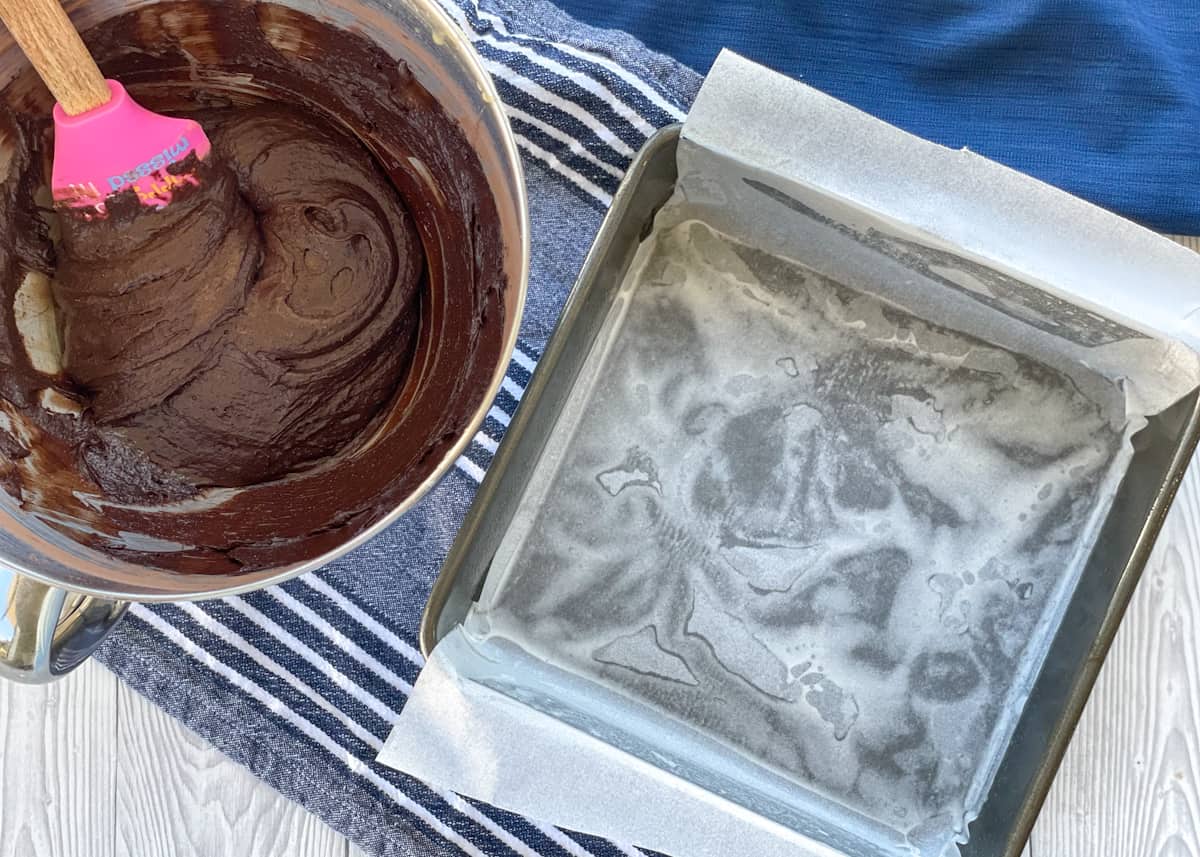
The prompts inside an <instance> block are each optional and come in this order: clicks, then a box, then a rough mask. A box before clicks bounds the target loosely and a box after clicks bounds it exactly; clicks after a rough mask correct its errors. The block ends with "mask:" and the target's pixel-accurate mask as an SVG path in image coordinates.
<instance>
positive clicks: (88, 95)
mask: <svg viewBox="0 0 1200 857" xmlns="http://www.w3.org/2000/svg"><path fill="white" fill-rule="evenodd" d="M0 19H3V21H4V25H5V26H6V27H7V28H8V30H9V32H10V33H12V35H13V38H14V39H16V42H17V44H18V45H20V46H21V50H22V51H24V52H25V56H27V57H28V58H29V62H30V64H31V65H32V66H33V67H34V69H35V70H36V71H37V73H38V76H39V77H41V79H42V80H43V81H44V82H45V84H46V87H47V88H48V89H49V90H50V93H51V94H52V95H53V96H54V99H55V100H56V101H57V102H58V103H59V104H61V105H62V108H63V110H65V111H66V112H67V113H68V114H69V115H71V116H75V115H78V114H80V113H86V112H87V111H89V110H91V109H92V108H93V107H99V106H100V105H101V104H106V103H107V102H108V99H109V97H110V93H109V90H108V84H107V83H105V82H104V75H103V74H101V73H100V69H99V68H97V67H96V61H95V60H93V59H92V55H91V54H90V53H88V49H87V47H86V46H85V45H84V44H83V39H82V38H80V36H79V33H78V32H77V31H76V30H75V26H74V25H73V24H72V23H71V19H70V18H68V17H67V13H66V12H64V11H63V7H62V6H60V5H59V3H58V0H0Z"/></svg>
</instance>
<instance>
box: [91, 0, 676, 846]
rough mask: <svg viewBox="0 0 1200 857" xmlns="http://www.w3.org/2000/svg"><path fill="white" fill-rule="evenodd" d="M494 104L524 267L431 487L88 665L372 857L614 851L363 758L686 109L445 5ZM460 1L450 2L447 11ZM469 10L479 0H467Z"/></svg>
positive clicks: (156, 619)
mask: <svg viewBox="0 0 1200 857" xmlns="http://www.w3.org/2000/svg"><path fill="white" fill-rule="evenodd" d="M442 2H443V3H444V5H445V6H446V7H447V9H449V10H450V11H451V14H452V15H453V16H454V17H456V18H457V19H458V20H459V21H460V23H461V24H462V25H463V27H464V29H465V30H466V31H467V33H468V34H469V35H470V37H471V39H472V41H473V42H474V44H475V46H476V47H477V49H478V50H479V52H480V54H481V55H482V56H483V57H484V59H485V62H486V64H487V65H488V68H489V69H490V70H491V71H492V73H493V75H494V76H495V78H496V82H497V85H498V88H499V91H500V93H501V96H502V98H503V99H504V101H505V102H506V104H507V106H508V107H509V109H510V112H511V116H512V119H513V126H514V130H515V131H516V134H517V142H518V144H519V146H520V148H521V153H522V156H523V162H524V167H525V171H526V180H527V185H528V191H529V201H530V209H531V211H530V214H531V220H532V241H533V267H532V272H531V279H530V290H529V299H528V303H527V308H526V312H525V316H524V318H523V322H522V325H521V331H520V333H521V342H520V345H519V347H518V349H517V352H516V356H515V359H514V360H513V362H512V365H511V366H510V368H509V371H508V379H509V382H510V383H509V384H506V385H505V391H504V392H502V393H501V395H500V397H499V399H498V400H497V401H496V403H495V408H494V409H493V411H492V415H491V416H489V418H488V420H487V422H486V423H485V425H484V427H483V431H482V432H481V433H480V435H479V436H478V437H477V438H476V440H475V442H474V443H472V445H471V447H470V449H469V450H468V452H467V453H466V454H465V455H464V456H463V458H462V459H460V460H459V462H458V466H457V467H455V468H454V469H453V470H452V471H451V472H450V473H449V474H448V475H447V476H446V478H445V479H443V480H442V482H441V483H440V484H439V485H438V486H437V487H436V488H435V489H434V490H433V491H432V492H431V493H430V494H429V495H428V496H427V497H426V498H425V499H424V500H423V501H422V502H421V503H419V504H418V505H417V507H416V508H415V509H413V510H412V511H411V512H409V513H408V514H407V515H405V516H404V517H403V518H402V519H401V520H400V521H399V522H397V523H396V524H395V525H394V526H393V527H391V528H389V529H388V530H387V531H386V532H384V533H383V534H381V535H380V536H378V537H377V538H375V539H373V540H372V541H370V542H369V543H368V544H366V545H364V546H363V547H361V548H360V549H358V550H356V551H354V552H353V553H351V554H349V555H348V556H346V557H344V558H342V559H341V560H339V561H337V562H335V563H333V564H332V565H330V566H328V567H327V568H325V569H323V570H321V571H320V572H319V573H316V574H310V575H306V576H304V577H301V578H298V579H295V580H292V581H289V582H288V583H285V584H283V585H282V586H277V587H273V588H270V589H267V590H262V591H259V592H254V593H251V594H248V595H245V596H242V597H233V598H226V599H221V600H212V601H205V602H197V603H184V604H171V605H155V606H146V605H134V606H133V607H132V608H131V610H130V611H129V615H128V619H127V620H126V621H125V622H124V623H123V624H122V626H121V627H120V628H119V629H118V630H117V631H116V632H115V633H114V635H113V636H112V637H111V638H110V639H109V640H108V641H107V642H106V644H105V646H104V647H103V649H102V651H101V652H100V657H101V660H103V661H104V662H105V663H106V664H107V665H108V666H109V667H110V668H111V669H113V670H114V671H115V672H116V673H117V674H118V675H120V676H121V678H122V679H123V680H125V681H126V682H128V683H129V684H130V685H132V686H133V687H134V688H136V689H137V690H138V691H140V692H141V693H143V694H144V695H146V696H147V697H149V698H150V699H151V700H152V701H154V702H155V703H157V704H158V705H160V706H162V707H163V708H164V709H166V710H167V711H168V712H170V713H171V714H172V715H174V716H175V717H177V718H179V719H180V720H182V721H183V722H184V723H185V724H187V725H188V726H189V727H191V728H192V729H193V730H195V731H196V732H198V733H199V734H200V735H202V736H204V737H205V738H207V739H208V740H209V741H211V742H212V743H213V744H214V745H216V746H217V747H218V748H220V749H221V750H222V751H224V752H225V753H227V754H228V755H229V756H231V757H232V758H233V759H235V760H236V761H238V762H240V763H242V764H243V765H245V766H246V767H248V768H249V769H250V770H251V771H252V772H253V773H254V774H256V775H257V776H259V777H261V778H262V779H264V780H266V781H267V782H268V783H270V784H271V785H272V786H274V787H275V788H276V789H278V790H279V791H280V792H282V793H283V794H284V795H287V796H288V797H290V798H292V799H293V800H296V801H298V802H300V803H301V804H303V805H304V806H305V807H307V808H308V809H310V810H311V811H313V812H314V813H316V814H318V815H319V816H320V817H321V818H323V819H324V820H325V821H326V822H327V823H329V824H330V825H331V826H332V827H334V828H335V829H337V830H339V831H341V832H342V833H344V834H346V835H347V836H349V837H350V838H351V839H353V840H354V841H355V842H356V843H357V844H358V845H359V846H360V847H361V848H362V849H363V850H364V851H366V852H367V853H368V854H372V855H387V857H417V855H419V857H436V855H449V854H464V853H465V854H470V855H475V857H478V855H514V854H515V855H521V857H534V855H546V857H564V855H572V857H589V855H594V857H620V855H625V857H630V855H637V857H640V855H641V852H636V851H634V850H632V849H621V848H619V847H618V846H616V845H613V844H612V843H608V842H604V841H601V840H597V839H595V838H593V837H588V836H583V835H576V834H568V833H565V832H563V831H560V830H557V829H554V828H551V827H548V826H543V825H538V824H535V823H532V822H529V821H527V820H525V819H522V818H519V817H517V816H513V815H511V814H509V813H505V812H501V811H499V810H496V809H493V808H491V807H488V806H485V805H481V804H477V803H473V802H469V801H466V800H463V799H462V798H460V797H458V796H456V795H453V794H439V793H436V792H434V791H432V790H431V789H429V788H428V787H426V786H424V785H422V784H421V783H419V782H417V781H415V780H413V779H411V778H410V777H406V776H404V775H402V774H399V773H397V772H395V771H392V770H389V769H388V768H385V767H383V766H381V765H378V764H376V763H375V761H374V759H375V754H376V753H377V751H378V750H379V748H380V746H381V745H382V742H383V740H384V738H385V737H386V736H387V734H388V732H389V731H390V730H391V725H392V723H393V722H394V721H395V719H396V716H397V712H399V711H400V710H401V708H402V707H403V706H404V702H405V699H406V698H407V695H408V693H409V691H410V689H411V686H412V683H413V682H414V681H415V680H416V677H417V674H418V672H419V671H420V667H421V663H422V659H421V657H420V654H419V653H418V651H417V648H416V634H417V626H418V621H419V619H420V614H421V610H422V608H423V607H424V604H425V601H426V599H427V597H428V594H429V588H430V586H431V584H432V582H433V580H434V577H435V576H436V574H437V571H438V567H439V566H440V564H441V562H442V560H443V559H444V557H445V555H446V552H447V550H448V549H449V547H450V543H451V541H452V539H453V538H454V534H455V531H456V529H457V527H458V525H459V523H460V522H461V520H462V517H463V515H464V513H465V512H466V510H467V507H468V506H469V504H470V502H471V499H472V497H473V496H474V494H475V490H476V488H477V486H478V482H479V478H480V477H481V475H482V473H483V471H484V469H486V467H487V466H488V463H489V461H490V459H491V453H490V452H489V449H494V448H495V444H496V442H497V441H499V440H500V438H501V437H502V436H503V434H504V428H505V426H506V425H507V424H508V420H509V416H510V415H511V414H512V412H513V411H514V409H515V408H516V405H517V399H518V397H519V394H520V392H521V391H522V390H523V388H524V386H525V384H526V383H527V382H528V380H529V377H530V370H531V369H532V367H533V366H534V363H535V361H536V359H537V357H538V355H539V353H540V351H541V348H542V347H543V345H544V343H545V341H546V338H547V337H548V335H549V334H550V331H551V329H552V328H553V326H554V323H555V321H556V319H557V318H558V313H559V311H560V309H561V308H562V304H563V300H564V299H565V297H566V295H567V292H568V291H569V290H570V288H571V286H572V284H573V283H574V280H575V276H576V273H577V272H578V270H579V266H580V264H581V262H582V260H583V256H584V254H585V253H586V251H587V249H588V247H589V245H590V244H591V241H592V238H593V237H594V235H595V233H596V230H597V228H598V227H599V224H600V219H601V217H602V216H603V214H604V211H605V210H606V208H607V206H608V204H609V202H610V200H611V196H612V194H613V193H614V192H615V190H616V188H617V184H618V183H619V181H620V177H621V175H622V173H623V171H624V169H625V167H626V166H627V165H628V163H629V159H630V158H631V156H632V155H633V153H634V152H635V151H636V150H637V148H638V147H639V146H640V145H641V144H642V142H643V141H644V140H645V139H646V137H647V136H648V135H649V134H650V133H652V132H653V131H654V130H655V129H656V128H657V127H659V126H661V125H665V124H668V123H670V122H673V121H677V120H678V119H679V118H681V117H682V116H683V113H684V109H685V107H686V105H687V104H688V103H690V101H691V98H692V96H693V95H694V93H695V90H696V88H697V86H698V84H699V78H698V77H697V75H695V74H694V73H692V72H690V71H688V70H686V69H684V68H683V67H681V66H679V65H678V64H676V63H674V62H673V61H671V60H667V59H665V58H662V57H658V56H655V55H652V54H650V53H649V52H648V51H646V50H645V49H644V48H643V47H642V46H641V45H639V44H638V43H636V42H634V41H633V40H632V39H630V38H628V37H625V36H622V35H620V34H616V33H607V32H599V31H594V30H591V29H588V28H586V27H582V26H579V25H578V24H576V23H575V22H574V21H572V20H571V19H569V18H567V17H566V16H565V15H563V14H561V13H560V12H558V11H557V10H556V9H554V8H553V7H551V6H548V5H545V4H544V3H542V2H541V0H520V2H519V3H518V2H509V3H506V5H505V7H504V8H500V7H498V6H497V5H494V4H493V3H491V2H489V0H478V3H477V0H442ZM459 4H461V5H459ZM480 5H482V6H483V8H480Z"/></svg>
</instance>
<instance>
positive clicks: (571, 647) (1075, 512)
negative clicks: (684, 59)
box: [380, 53, 1200, 857]
mask: <svg viewBox="0 0 1200 857" xmlns="http://www.w3.org/2000/svg"><path fill="white" fill-rule="evenodd" d="M678 164H679V174H680V176H679V182H678V185H677V189H676V193H675V195H674V196H673V198H672V199H671V201H670V202H669V203H668V204H667V205H666V206H665V207H664V208H663V210H662V211H661V212H659V214H658V216H657V218H656V221H655V227H654V230H653V233H652V234H651V235H650V236H649V237H648V238H647V239H646V240H645V241H644V242H643V244H642V246H641V247H640V248H639V250H638V253H637V256H636V258H635V260H634V262H633V264H632V266H631V268H630V271H629V273H628V275H627V277H626V280H625V282H624V283H623V285H622V287H621V290H620V293H619V295H618V297H617V299H616V300H615V301H614V303H613V306H612V309H611V311H610V314H609V317H608V318H607V319H606V320H605V325H604V328H603V330H602V332H601V334H600V336H599V337H598V339H597V342H596V343H595V345H594V346H593V349H592V351H591V353H590V354H589V356H588V359H587V361H586V365H585V369H584V372H583V374H582V376H581V378H580V379H579V381H578V383H577V385H576V388H575V390H574V392H573V394H572V396H571V398H570V400H569V401H568V404H567V406H566V407H565V409H564V411H563V413H562V414H561V416H560V417H559V421H558V423H557V424H556V427H555V430H554V432H553V435H552V438H551V441H550V444H549V446H548V448H547V450H546V452H545V453H544V454H543V457H542V459H541V462H540V463H539V465H538V466H537V467H536V468H535V470H534V472H533V474H532V477H531V481H530V485H529V488H528V489H527V491H526V492H525V496H524V497H523V498H522V501H521V504H520V511H519V512H518V514H517V517H516V520H515V521H514V523H513V525H512V527H511V528H510V531H509V532H508V534H507V536H506V538H505V540H504V542H503V543H502V545H501V547H500V550H499V551H498V552H497V554H496V557H495V559H494V560H493V563H492V565H491V568H490V571H489V574H488V577H487V579H486V581H485V585H484V587H483V590H482V592H481V593H480V596H479V598H478V602H477V604H476V606H475V607H474V608H473V610H472V612H471V615H470V616H469V617H468V619H467V621H466V622H465V623H464V625H463V626H462V627H461V628H459V629H456V630H455V631H454V632H453V633H451V634H450V636H449V637H447V638H446V639H445V640H444V641H443V642H442V643H441V644H440V645H439V646H438V648H437V650H436V651H435V652H434V654H433V657H432V658H431V660H430V663H429V665H428V666H427V667H426V669H425V671H424V672H423V673H422V676H421V678H420V680H419V681H418V683H417V687H416V690H415V692H414V694H413V696H412V698H411V699H410V700H409V702H408V703H407V706H406V707H405V709H404V711H403V713H402V715H401V718H400V721H399V723H398V725H397V726H396V729H395V731H394V732H393V733H392V736H391V737H390V738H389V741H388V743H387V746H386V747H385V749H384V751H383V752H382V753H381V755H380V760H381V761H383V762H384V763H386V764H389V765H393V766H395V767H398V768H401V769H403V770H405V771H408V772H410V773H412V774H414V775H416V776H418V777H420V778H422V779H424V780H427V781H429V782H431V783H434V784H435V785H437V786H439V787H443V788H448V789H453V790H454V791H457V792H460V793H463V794H467V795H470V796H472V797H476V798H480V799H482V800H486V801H489V802H491V803H494V804H497V805H499V806H503V807H505V808H507V809H511V810H514V811H518V812H521V813H524V814H527V815H530V816H533V817H535V818H539V819H544V820H546V821H547V822H549V823H553V824H557V825H561V826H565V827H570V828H574V829H579V830H584V831H586V832H590V833H595V834H599V835H603V836H607V837H610V838H614V839H616V840H618V841H623V842H631V843H634V844H636V845H640V846H644V847H649V848H653V849H656V850H660V851H664V852H667V853H671V854H675V855H678V857H697V855H713V857H730V855H738V854H755V855H762V854H780V855H782V854H837V853H850V854H872V855H875V854H878V855H929V857H939V855H954V854H957V853H958V844H960V843H963V842H966V841H967V838H968V837H969V824H970V821H971V820H972V819H973V818H974V817H975V816H976V815H977V814H978V811H979V809H980V806H981V803H982V801H983V799H984V796H985V795H986V793H987V790H988V787H989V785H990V783H991V780H992V778H993V776H994V774H995V770H996V766H997V765H998V763H999V761H1000V759H1001V758H1002V755H1003V752H1004V748H1005V746H1006V744H1007V742H1008V740H1009V739H1010V736H1011V734H1012V730H1013V728H1014V727H1015V724H1016V721H1017V718H1018V716H1019V714H1020V712H1021V709H1022V705H1023V703H1024V700H1025V698H1026V696H1027V694H1028V692H1029V688H1030V686H1031V684H1032V682H1033V680H1034V678H1035V677H1036V674H1037V671H1038V669H1039V668H1040V666H1041V663H1042V661H1043V659H1044V657H1045V654H1046V651H1047V648H1048V646H1049V644H1050V641H1051V638H1052V636H1053V633H1054V632H1055V630H1056V629H1057V627H1058V624H1059V622H1060V620H1061V616H1062V613H1063V610H1064V609H1065V606H1066V603H1067V600H1068V598H1069V596H1070V595H1071V593H1072V592H1073V590H1074V587H1075V584H1076V583H1077V581H1078V576H1079V573H1080V571H1081V569H1082V567H1083V564H1084V561H1085V560H1086V558H1087V557H1088V555H1089V554H1090V552H1091V549H1092V546H1093V544H1094V540H1095V536H1096V533H1097V530H1098V528H1099V526H1100V524H1101V523H1102V521H1103V519H1104V516H1105V514H1106V513H1107V511H1108V509H1109V506H1110V503H1111V500H1112V495H1113V492H1114V490H1115V487H1116V485H1117V483H1118V482H1119V481H1120V479H1121V476H1122V475H1123V474H1124V472H1125V470H1126V468H1127V466H1128V463H1129V460H1130V457H1131V445H1130V438H1131V436H1132V435H1133V434H1134V433H1135V432H1136V431H1138V430H1139V429H1140V428H1141V427H1142V426H1143V425H1144V424H1145V418H1146V417H1147V416H1149V415H1152V414H1154V413H1157V412H1159V411H1161V410H1162V409H1164V408H1166V407H1167V406H1169V405H1170V404H1172V403H1173V402H1175V401H1177V400H1178V399H1180V398H1181V397H1182V396H1184V395H1185V394H1187V393H1188V392H1190V391H1192V390H1193V389H1194V388H1195V387H1196V385H1197V383H1198V379H1200V371H1198V363H1197V358H1196V355H1195V353H1194V352H1193V351H1192V349H1191V347H1190V346H1193V345H1194V344H1195V343H1196V341H1197V340H1196V337H1195V334H1194V332H1193V324H1194V320H1193V313H1194V310H1195V309H1196V308H1197V306H1200V300H1197V298H1196V297H1194V296H1192V295H1191V294H1189V292H1190V291H1192V290H1196V286H1197V284H1200V263H1198V261H1197V259H1196V258H1194V256H1193V254H1191V253H1190V252H1189V251H1186V250H1183V249H1182V248H1178V247H1175V246H1174V245H1171V244H1170V243H1169V242H1166V241H1165V240H1163V239H1160V238H1158V237H1157V236H1154V235H1152V234H1151V233H1148V232H1145V231H1144V230H1141V229H1139V228H1138V227H1136V226H1134V225H1132V224H1129V223H1127V222H1125V221H1122V220H1120V219H1118V218H1116V217H1114V216H1113V215H1111V214H1108V213H1105V212H1103V211H1100V210H1099V209H1096V208H1094V207H1092V206H1089V205H1087V204H1086V203H1083V202H1081V201H1079V200H1077V199H1074V198H1072V197H1069V196H1067V195H1065V194H1063V193H1061V192H1059V191H1056V190H1053V189H1051V188H1048V187H1046V186H1044V185H1041V184H1039V183H1038V182H1036V181H1034V180H1032V179H1029V178H1027V177H1024V176H1021V175H1019V174H1017V173H1014V172H1012V171H1010V170H1007V169H1005V168H1003V167H1000V166H998V165H996V164H994V163H991V162H989V161H986V160H984V159H982V158H979V157H977V156H975V155H972V154H971V153H969V152H956V151H950V150H947V149H943V148H940V147H937V146H934V145H932V144H930V143H926V142H923V141H920V140H918V139H916V138H914V137H912V136H910V135H907V134H905V133H903V132H901V131H898V130H897V129H895V128H892V127H890V126H888V125H886V124H884V123H882V122H879V121H877V120H874V119H871V118H870V117H867V116H865V115H864V114H862V113H860V112H858V111H856V110H854V109H853V108H850V107H848V106H846V105H844V104H841V103H839V102H837V101H835V100H833V99H830V98H828V97H827V96H824V95H822V94H820V93H818V92H816V91H814V90H812V89H809V88H807V87H805V86H803V85H801V84H798V83H796V82H794V81H790V80H787V79H786V78H782V77H780V76H778V75H775V74H773V73H771V72H768V71H766V70H764V69H762V68H760V67H758V66H755V65H753V64H751V63H749V62H748V61H746V60H744V59H742V58H740V57H737V56H736V55H733V54H729V53H725V54H722V56H721V57H720V58H719V59H718V61H717V63H716V64H715V65H714V67H713V70H712V72H711V73H710V75H709V77H708V79H707V80H706V82H705V84H704V87H703V88H702V90H701V92H700V95H699V97H698V98H697V101H696V103H695V105H694V106H693V109H692V113H691V115H690V116H689V118H688V120H687V122H686V123H685V126H684V131H683V136H682V139H681V141H680V145H679V150H678ZM1198 294H1200V291H1198Z"/></svg>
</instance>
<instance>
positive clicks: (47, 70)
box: [0, 0, 211, 217]
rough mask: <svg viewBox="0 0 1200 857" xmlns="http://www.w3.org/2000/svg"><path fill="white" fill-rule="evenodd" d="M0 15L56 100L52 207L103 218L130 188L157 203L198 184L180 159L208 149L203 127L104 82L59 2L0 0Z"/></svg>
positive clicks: (145, 200) (143, 200)
mask: <svg viewBox="0 0 1200 857" xmlns="http://www.w3.org/2000/svg"><path fill="white" fill-rule="evenodd" d="M0 20H2V21H3V22H4V24H5V26H7V27H8V29H9V32H11V33H12V35H13V38H14V39H16V41H17V44H18V45H20V46H21V50H23V51H24V52H25V56H27V57H28V58H29V61H30V63H32V65H33V67H34V70H36V71H37V73H38V75H39V76H40V77H41V78H42V81H43V82H45V84H46V87H47V88H48V89H49V90H50V93H51V94H52V95H53V96H54V98H55V100H56V101H57V102H58V103H57V104H55V105H54V167H53V170H52V175H51V179H50V188H51V191H52V193H53V196H54V202H55V205H57V206H64V207H67V208H70V209H75V210H78V211H79V212H80V213H82V214H84V216H87V217H91V216H100V217H103V216H104V215H105V214H106V213H107V205H106V201H107V200H108V199H109V197H111V196H112V195H113V194H116V193H120V192H122V191H125V190H130V189H132V190H133V191H134V193H136V194H137V198H138V200H139V201H140V202H141V203H142V204H143V205H146V206H151V207H153V208H162V207H163V206H165V205H167V204H168V203H169V202H170V201H171V198H172V197H173V196H174V194H175V192H176V191H177V190H179V189H180V188H181V187H183V186H185V185H196V184H198V183H199V182H198V179H197V177H196V176H195V174H194V172H192V171H190V170H188V167H189V165H190V163H194V162H189V164H184V163H182V162H183V161H184V160H185V159H186V158H187V157H188V156H189V155H190V154H192V153H193V152H194V153H195V155H196V159H195V160H196V161H198V160H200V159H202V158H204V157H206V156H207V155H208V153H209V151H210V149H211V146H210V145H209V142H208V137H206V136H205V135H204V131H203V130H202V129H201V128H200V125H199V124H198V123H197V122H195V121H194V120H192V119H177V118H175V119H173V118H171V117H169V116H161V115H159V114H158V113H154V112H152V111H150V110H147V109H146V108H144V107H142V106H141V105H139V104H138V103H137V102H135V101H134V100H133V99H132V98H130V97H129V94H128V93H127V92H126V91H125V88H124V87H123V86H121V84H119V83H117V82H116V81H115V80H105V79H104V75H102V74H101V73H100V69H99V68H98V67H97V66H96V62H95V60H93V59H92V56H91V54H90V53H88V49H87V47H86V46H85V45H84V43H83V39H81V38H80V37H79V33H78V32H76V30H75V27H74V26H73V25H72V24H71V19H70V18H68V17H67V13H66V12H64V11H63V8H62V6H60V5H59V4H58V0H0Z"/></svg>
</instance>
